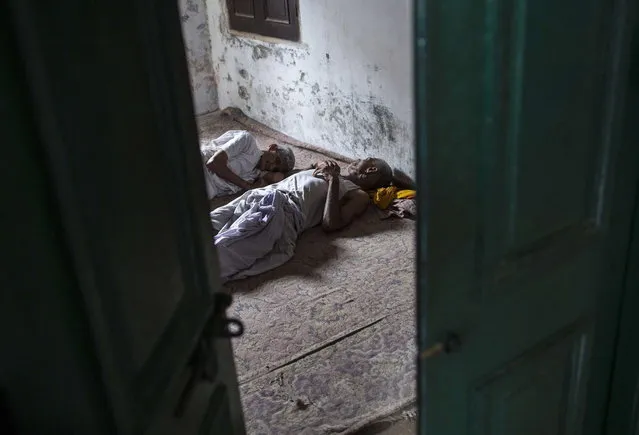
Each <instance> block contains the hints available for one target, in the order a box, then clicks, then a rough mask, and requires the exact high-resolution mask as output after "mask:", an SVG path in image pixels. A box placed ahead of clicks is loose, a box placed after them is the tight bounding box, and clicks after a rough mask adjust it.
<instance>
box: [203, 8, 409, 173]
mask: <svg viewBox="0 0 639 435" xmlns="http://www.w3.org/2000/svg"><path fill="white" fill-rule="evenodd" d="M411 4H412V2H411V0H392V1H391V0H348V1H345V0H299V14H300V23H301V26H300V28H301V42H300V43H290V42H282V41H274V40H269V39H268V38H259V37H252V36H250V35H240V34H237V33H231V32H230V31H229V27H228V15H227V10H226V1H225V0H207V9H208V14H209V24H210V27H211V41H212V44H211V45H212V54H213V65H214V71H215V77H216V82H217V83H218V96H219V104H220V107H229V106H231V107H238V108H240V109H241V110H243V111H244V112H245V113H246V114H247V115H249V116H251V117H252V118H254V119H256V120H258V121H260V122H262V123H264V124H266V125H268V126H269V127H271V128H274V129H277V130H279V131H282V132H283V133H286V134H288V135H290V136H292V137H294V138H296V139H298V140H301V141H304V142H307V143H310V144H313V145H318V146H321V147H324V148H326V149H329V150H331V151H334V152H337V153H340V154H343V155H346V156H349V157H356V158H360V157H366V156H379V157H382V158H384V159H386V160H387V161H388V162H389V163H391V164H392V165H393V166H395V167H397V168H399V169H402V170H404V171H406V172H408V173H409V174H411V175H413V174H414V162H413V155H414V153H413V113H412V106H413V95H412V49H411V47H412V41H411V32H412V30H411V23H412V8H411Z"/></svg>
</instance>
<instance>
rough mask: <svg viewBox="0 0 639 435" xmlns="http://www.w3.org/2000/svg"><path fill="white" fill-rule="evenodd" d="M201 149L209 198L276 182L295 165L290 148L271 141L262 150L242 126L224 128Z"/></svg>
mask: <svg viewBox="0 0 639 435" xmlns="http://www.w3.org/2000/svg"><path fill="white" fill-rule="evenodd" d="M201 151H202V158H203V160H204V161H205V162H206V163H205V165H204V178H205V180H206V191H207V193H208V196H209V199H213V198H214V197H216V196H224V195H232V194H234V193H237V192H239V191H241V190H249V189H254V188H256V187H264V186H266V185H269V184H272V183H276V182H278V181H281V180H283V179H284V177H285V174H286V173H288V172H290V171H292V170H293V167H294V166H295V155H294V154H293V151H291V149H290V148H287V147H283V146H278V145H276V144H272V145H271V146H270V147H269V148H268V151H262V150H260V149H259V148H258V147H257V141H256V140H255V137H254V136H253V135H252V134H251V133H249V132H248V131H244V130H231V131H227V132H226V133H224V134H223V135H222V136H220V137H218V138H217V139H215V140H213V144H212V146H206V147H204V148H203V149H202V150H201Z"/></svg>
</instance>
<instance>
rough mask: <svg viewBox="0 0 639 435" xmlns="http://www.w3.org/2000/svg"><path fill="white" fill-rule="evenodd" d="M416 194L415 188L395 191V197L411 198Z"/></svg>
mask: <svg viewBox="0 0 639 435" xmlns="http://www.w3.org/2000/svg"><path fill="white" fill-rule="evenodd" d="M416 196H417V191H415V190H408V189H406V190H400V191H398V192H397V199H413V198H415V197H416Z"/></svg>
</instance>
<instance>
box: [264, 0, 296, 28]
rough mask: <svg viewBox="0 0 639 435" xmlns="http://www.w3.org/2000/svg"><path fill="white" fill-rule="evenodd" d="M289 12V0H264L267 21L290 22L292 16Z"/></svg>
mask: <svg viewBox="0 0 639 435" xmlns="http://www.w3.org/2000/svg"><path fill="white" fill-rule="evenodd" d="M289 12H290V5H289V0H265V1H264V18H265V19H266V21H272V22H276V23H283V24H290V23H291V16H290V13H289Z"/></svg>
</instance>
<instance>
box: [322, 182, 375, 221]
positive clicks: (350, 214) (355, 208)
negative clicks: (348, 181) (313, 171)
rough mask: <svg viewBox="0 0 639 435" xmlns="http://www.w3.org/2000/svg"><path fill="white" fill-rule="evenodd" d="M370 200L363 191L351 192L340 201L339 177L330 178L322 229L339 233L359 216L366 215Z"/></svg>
mask: <svg viewBox="0 0 639 435" xmlns="http://www.w3.org/2000/svg"><path fill="white" fill-rule="evenodd" d="M369 202H370V198H369V197H368V195H367V194H366V192H364V191H363V190H360V189H357V190H351V191H350V192H348V193H346V195H344V197H343V198H342V199H341V200H340V199H339V176H330V177H328V192H327V194H326V204H325V205H324V215H323V216H322V228H323V229H324V231H327V232H331V231H337V230H339V229H342V228H344V227H345V226H347V225H348V224H350V223H351V222H352V221H353V220H354V219H355V218H356V217H357V216H359V215H361V214H362V213H364V211H365V210H366V207H367V206H368V203H369Z"/></svg>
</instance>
